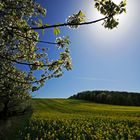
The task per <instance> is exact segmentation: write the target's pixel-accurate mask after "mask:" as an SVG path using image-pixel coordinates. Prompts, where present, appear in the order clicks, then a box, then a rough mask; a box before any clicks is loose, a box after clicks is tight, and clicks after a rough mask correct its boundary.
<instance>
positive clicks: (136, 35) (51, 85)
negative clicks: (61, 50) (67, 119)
mask: <svg viewBox="0 0 140 140" xmlns="http://www.w3.org/2000/svg"><path fill="white" fill-rule="evenodd" d="M38 2H39V3H41V4H42V5H43V7H45V8H46V9H47V15H46V17H45V18H43V21H44V22H45V23H49V24H56V23H59V22H60V23H63V22H65V20H66V18H67V17H68V16H69V15H72V14H73V13H76V12H78V11H79V10H83V11H84V12H85V14H86V16H87V21H90V20H95V19H98V18H99V17H101V15H99V14H98V13H97V11H96V9H95V8H94V1H92V0H86V1H85V0H77V1H75V0H69V1H66V0H38ZM139 5H140V1H139V0H133V1H132V0H127V13H126V14H123V15H122V16H121V17H119V18H120V25H119V26H118V28H116V29H113V30H111V31H110V30H107V29H104V28H103V26H102V25H101V24H102V22H100V23H96V24H93V25H88V26H82V27H79V28H78V29H75V30H73V29H69V28H66V27H63V28H61V34H60V36H64V35H68V36H69V37H70V40H71V44H70V46H69V47H70V51H71V57H72V64H73V70H72V71H65V72H64V75H63V76H62V77H61V78H58V79H52V80H49V81H46V84H45V86H44V87H42V88H41V89H40V90H39V91H37V92H36V93H33V94H32V95H33V96H34V97H37V98H38V97H40V98H67V97H69V96H71V95H73V94H75V93H77V92H80V91H84V90H119V91H133V92H140V62H139V60H140V26H139V23H140V14H139V13H140V9H139ZM41 40H47V41H54V40H55V36H54V35H53V31H52V30H50V29H49V30H47V31H46V32H45V35H44V36H41ZM39 45H40V46H41V45H44V44H39ZM52 48H53V46H52ZM50 55H51V57H52V58H55V55H56V53H55V49H52V50H51V51H50Z"/></svg>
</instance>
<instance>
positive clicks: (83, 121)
mask: <svg viewBox="0 0 140 140" xmlns="http://www.w3.org/2000/svg"><path fill="white" fill-rule="evenodd" d="M33 106H34V114H33V116H32V118H31V120H30V123H29V125H28V126H26V127H25V129H24V130H22V131H20V132H19V137H20V138H22V139H47V140H52V139H59V140H66V139H69V140H70V139H72V140H87V139H90V140H108V139H110V140H120V139H139V138H140V119H139V116H140V109H139V107H122V106H111V105H102V104H93V103H89V102H84V101H77V100H65V99H50V100H45V99H35V100H33Z"/></svg>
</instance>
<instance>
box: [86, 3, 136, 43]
mask: <svg viewBox="0 0 140 140" xmlns="http://www.w3.org/2000/svg"><path fill="white" fill-rule="evenodd" d="M112 1H113V2H114V3H115V4H117V5H118V4H120V2H121V1H123V0H112ZM92 4H93V3H92ZM135 12H136V9H135V3H134V2H133V1H132V0H126V13H122V14H120V15H116V16H114V18H115V19H118V21H119V25H118V26H117V28H114V29H112V30H108V29H106V28H104V27H103V26H102V23H103V22H102V21H101V22H98V23H96V24H94V25H91V26H90V27H89V30H88V33H89V32H90V34H91V35H92V36H93V35H94V37H95V38H97V39H99V40H105V41H106V42H114V40H115V41H116V42H118V41H119V40H120V39H121V38H122V37H123V36H125V35H126V33H127V31H128V30H129V29H130V28H131V27H132V24H133V23H132V22H133V20H130V19H133V18H134V17H135ZM86 14H87V16H88V18H87V21H92V20H96V19H100V18H103V17H104V15H102V14H100V13H99V12H98V11H97V9H95V8H94V7H93V6H89V8H88V9H87V11H86ZM128 23H129V24H128Z"/></svg>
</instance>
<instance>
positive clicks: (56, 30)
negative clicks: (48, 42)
mask: <svg viewBox="0 0 140 140" xmlns="http://www.w3.org/2000/svg"><path fill="white" fill-rule="evenodd" d="M53 33H54V35H56V36H57V35H59V34H60V30H59V28H58V27H55V28H54V30H53Z"/></svg>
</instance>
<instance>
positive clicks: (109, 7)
mask: <svg viewBox="0 0 140 140" xmlns="http://www.w3.org/2000/svg"><path fill="white" fill-rule="evenodd" d="M125 6H126V0H124V1H121V2H120V4H119V5H117V4H115V3H114V2H113V1H112V0H95V8H97V10H98V11H99V12H100V13H101V14H102V15H104V16H105V17H107V19H105V20H104V23H103V25H104V27H105V28H108V29H113V28H114V27H117V26H118V24H119V22H118V19H116V18H115V16H116V15H118V14H121V13H123V12H126V9H125Z"/></svg>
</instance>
